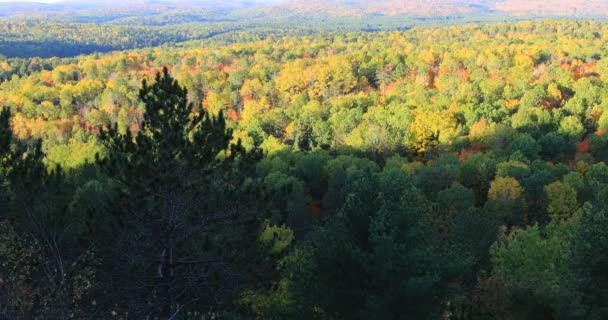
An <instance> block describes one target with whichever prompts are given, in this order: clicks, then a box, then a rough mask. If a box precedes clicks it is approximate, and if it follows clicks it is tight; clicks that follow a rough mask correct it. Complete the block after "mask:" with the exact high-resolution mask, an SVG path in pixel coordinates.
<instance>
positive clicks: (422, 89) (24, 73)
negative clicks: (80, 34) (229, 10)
mask: <svg viewBox="0 0 608 320" xmlns="http://www.w3.org/2000/svg"><path fill="white" fill-rule="evenodd" d="M100 36H103V33H102V34H101V35H100ZM240 36H242V37H244V38H246V39H247V41H240V40H239V38H238V37H239V36H237V37H234V36H232V35H231V36H229V37H231V39H232V40H231V41H228V42H236V43H232V44H226V42H224V41H218V42H214V41H208V42H203V44H204V46H201V42H197V41H192V42H185V43H181V44H174V45H165V46H160V47H155V48H147V49H135V50H128V51H117V52H111V53H106V54H103V53H97V54H93V55H82V56H77V57H70V58H61V59H60V58H49V59H43V58H13V59H3V60H0V79H2V80H3V81H2V83H1V84H0V106H4V108H3V111H2V113H1V115H0V212H2V214H1V215H0V314H1V315H2V316H3V317H5V318H7V319H21V318H57V319H64V318H81V319H127V318H129V319H130V318H136V319H155V318H158V319H170V318H173V319H180V318H183V319H207V318H210V317H216V318H219V319H605V318H606V317H608V305H607V303H606V301H607V298H608V293H607V292H606V288H607V287H608V282H607V281H608V278H607V276H606V275H607V273H606V270H608V247H607V246H608V243H607V242H606V232H607V231H606V230H608V218H607V216H606V214H607V213H606V209H607V205H608V194H606V192H607V190H608V166H606V163H605V161H606V160H608V153H607V151H606V150H607V147H608V131H607V130H608V112H606V110H608V109H607V108H608V95H607V94H606V92H608V91H606V86H607V85H608V80H607V79H608V51H607V49H606V46H605V43H606V41H608V38H607V37H608V24H606V23H602V22H591V21H570V20H559V21H555V20H543V21H526V22H518V23H491V24H483V25H473V24H471V25H464V26H451V27H442V28H413V29H411V30H408V31H384V32H374V33H367V32H323V33H314V34H310V35H302V36H294V35H290V34H289V33H287V34H281V35H276V34H275V35H273V36H271V37H268V38H265V39H262V40H255V39H254V38H253V37H254V36H251V35H249V34H247V33H242V34H241V35H240Z"/></svg>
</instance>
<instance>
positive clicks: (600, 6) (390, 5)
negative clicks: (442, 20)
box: [265, 0, 608, 16]
mask: <svg viewBox="0 0 608 320" xmlns="http://www.w3.org/2000/svg"><path fill="white" fill-rule="evenodd" d="M265 9H266V10H268V12H269V13H272V12H275V13H276V12H281V11H288V12H291V13H292V14H294V15H295V14H308V13H328V14H331V15H338V16H352V15H398V14H401V15H403V14H404V15H419V16H447V15H459V14H485V13H502V14H513V15H522V14H525V15H537V16H556V15H559V16H563V15H589V14H594V15H598V14H608V1H606V0H550V1H549V0H332V1H327V0H291V1H286V2H284V3H280V4H275V5H272V6H268V7H266V8H265Z"/></svg>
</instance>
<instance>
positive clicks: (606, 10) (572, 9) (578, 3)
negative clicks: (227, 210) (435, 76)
mask: <svg viewBox="0 0 608 320" xmlns="http://www.w3.org/2000/svg"><path fill="white" fill-rule="evenodd" d="M108 10H112V11H115V10H134V12H136V13H137V12H139V13H140V14H143V15H148V14H150V13H151V12H155V13H157V14H166V13H167V12H171V11H174V10H195V11H196V10H224V11H223V14H224V15H225V17H228V16H232V15H236V16H237V17H240V18H248V17H258V18H259V17H262V16H267V17H269V18H272V17H277V16H279V17H280V16H283V17H284V16H292V17H293V16H308V15H329V16H337V17H349V16H369V15H373V16H394V15H412V16H453V15H472V14H475V15H483V14H489V13H496V14H504V15H516V16H517V15H529V16H580V15H608V1H607V0H231V1H222V0H192V1H186V0H126V1H120V0H108V1H100V0H97V1H75V0H69V1H61V2H55V3H38V2H1V1H0V16H15V15H27V14H32V13H38V14H57V13H63V14H65V13H72V14H74V13H77V14H90V13H93V12H100V11H102V12H103V11H108ZM215 15H217V14H215ZM225 17H224V18H225ZM194 20H196V19H194Z"/></svg>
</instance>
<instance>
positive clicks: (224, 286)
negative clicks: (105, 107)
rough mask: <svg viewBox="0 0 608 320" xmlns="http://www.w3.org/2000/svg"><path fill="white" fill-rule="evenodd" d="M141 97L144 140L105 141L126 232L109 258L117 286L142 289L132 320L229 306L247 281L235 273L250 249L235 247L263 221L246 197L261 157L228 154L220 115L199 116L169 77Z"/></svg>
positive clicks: (131, 295)
mask: <svg viewBox="0 0 608 320" xmlns="http://www.w3.org/2000/svg"><path fill="white" fill-rule="evenodd" d="M139 96H140V99H141V100H142V102H143V103H144V104H145V116H144V121H143V123H142V124H141V131H140V132H139V134H138V135H137V136H136V137H135V138H134V137H133V136H132V135H131V133H130V132H129V131H127V132H126V134H120V133H119V132H118V129H117V128H116V127H115V128H113V129H111V130H109V131H108V132H105V133H104V134H103V135H102V140H103V141H104V143H105V145H106V147H107V149H108V151H107V156H106V157H105V158H104V159H98V161H97V162H98V164H99V165H100V167H101V168H102V170H103V171H104V172H105V174H107V175H108V176H109V177H110V178H111V179H113V180H114V181H115V182H116V183H117V184H118V185H119V190H120V196H119V201H117V202H116V203H115V204H113V212H114V215H115V216H116V217H117V219H118V221H119V222H120V223H119V225H118V229H117V230H116V232H115V234H114V236H113V238H114V239H115V240H114V241H113V243H112V245H110V246H108V247H107V252H106V254H107V255H108V256H109V255H114V256H113V257H111V258H110V259H112V260H114V261H116V262H117V263H112V268H114V270H112V271H111V273H112V277H113V278H118V279H115V280H118V281H119V282H120V283H129V284H130V287H132V288H137V289H133V290H130V291H129V292H128V293H127V298H128V299H126V300H127V301H129V300H130V301H129V302H128V303H129V305H128V306H127V307H128V308H129V310H130V313H129V315H132V314H135V315H141V316H150V315H153V316H158V315H160V316H161V317H171V316H172V315H175V314H178V313H180V312H185V311H186V310H191V309H199V310H209V309H210V308H215V307H217V306H218V305H223V304H227V303H229V302H230V301H231V298H233V297H234V296H235V294H236V293H237V292H238V290H239V289H240V288H241V287H242V286H243V283H245V282H246V280H247V279H246V277H245V276H243V275H237V274H238V273H237V272H236V269H238V268H240V267H241V266H242V263H241V260H239V259H238V258H239V255H242V254H243V251H244V250H246V247H247V245H244V244H243V243H239V244H238V245H237V244H235V243H238V242H241V241H247V239H248V238H247V235H248V234H251V236H253V234H252V233H251V231H253V230H255V227H253V228H251V227H249V228H248V229H243V228H244V226H247V225H248V224H249V223H254V222H255V220H256V216H255V214H253V213H252V212H251V210H250V209H248V207H246V206H249V207H252V203H247V200H245V199H242V198H240V197H241V196H242V195H243V193H242V192H241V191H242V188H243V187H244V186H247V183H246V182H247V181H248V178H247V177H248V174H247V172H246V170H247V168H251V165H252V164H253V163H254V162H255V159H256V158H257V157H258V156H259V155H260V153H259V152H258V151H257V150H254V151H252V152H246V151H245V150H244V149H243V148H242V147H241V146H240V142H239V143H237V144H236V145H231V143H230V141H231V139H232V135H231V131H230V130H229V129H227V128H226V123H225V121H224V118H223V115H222V114H221V113H220V114H219V115H218V116H217V118H214V117H211V116H209V115H208V114H207V113H206V112H205V110H197V109H195V108H194V105H193V104H192V103H190V102H188V99H187V96H188V93H187V91H186V89H185V88H182V87H180V86H179V84H178V83H177V81H175V80H174V79H173V78H172V77H171V76H170V75H169V73H168V71H167V69H166V68H165V69H164V70H163V73H162V75H161V74H160V73H159V74H157V75H156V79H155V81H154V84H152V85H148V84H147V82H146V81H144V83H143V88H142V89H141V90H140V93H139ZM234 232H240V234H235V233H234Z"/></svg>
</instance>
